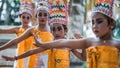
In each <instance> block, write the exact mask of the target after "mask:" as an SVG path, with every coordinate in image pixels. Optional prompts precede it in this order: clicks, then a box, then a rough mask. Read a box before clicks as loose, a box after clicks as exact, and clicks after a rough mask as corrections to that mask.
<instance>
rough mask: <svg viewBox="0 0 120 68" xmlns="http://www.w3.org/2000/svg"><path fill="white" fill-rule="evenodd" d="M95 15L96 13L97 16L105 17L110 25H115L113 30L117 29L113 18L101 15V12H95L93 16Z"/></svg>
mask: <svg viewBox="0 0 120 68" xmlns="http://www.w3.org/2000/svg"><path fill="white" fill-rule="evenodd" d="M94 13H95V14H102V15H103V16H104V17H105V19H107V22H108V25H111V24H114V28H113V29H112V30H114V29H115V27H116V22H115V20H114V19H112V18H111V17H109V16H107V15H105V14H103V13H100V12H93V14H94Z"/></svg>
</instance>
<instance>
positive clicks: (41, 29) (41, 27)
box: [37, 24, 48, 31]
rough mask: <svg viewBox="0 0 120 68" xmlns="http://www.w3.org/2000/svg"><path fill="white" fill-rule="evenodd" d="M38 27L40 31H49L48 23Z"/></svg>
mask: <svg viewBox="0 0 120 68" xmlns="http://www.w3.org/2000/svg"><path fill="white" fill-rule="evenodd" d="M37 28H38V30H40V31H48V30H47V26H46V24H39V25H38V27H37Z"/></svg>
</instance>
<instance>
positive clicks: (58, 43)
mask: <svg viewBox="0 0 120 68" xmlns="http://www.w3.org/2000/svg"><path fill="white" fill-rule="evenodd" d="M34 38H35V43H34V45H36V46H40V47H44V48H71V49H79V48H80V49H84V48H86V45H87V43H86V39H69V40H66V39H60V40H55V41H51V42H45V43H41V41H39V38H38V37H37V36H34Z"/></svg>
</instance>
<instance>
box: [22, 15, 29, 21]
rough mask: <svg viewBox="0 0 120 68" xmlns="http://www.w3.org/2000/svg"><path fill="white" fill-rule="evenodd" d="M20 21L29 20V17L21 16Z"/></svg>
mask: <svg viewBox="0 0 120 68" xmlns="http://www.w3.org/2000/svg"><path fill="white" fill-rule="evenodd" d="M21 18H22V19H27V20H29V19H30V16H21Z"/></svg>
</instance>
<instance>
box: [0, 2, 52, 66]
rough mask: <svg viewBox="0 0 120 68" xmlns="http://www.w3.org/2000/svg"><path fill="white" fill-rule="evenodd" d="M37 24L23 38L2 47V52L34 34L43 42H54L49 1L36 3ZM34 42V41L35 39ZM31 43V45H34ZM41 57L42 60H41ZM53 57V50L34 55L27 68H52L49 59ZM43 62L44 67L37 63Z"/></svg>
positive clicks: (30, 58) (0, 48)
mask: <svg viewBox="0 0 120 68" xmlns="http://www.w3.org/2000/svg"><path fill="white" fill-rule="evenodd" d="M35 14H36V20H37V21H36V22H37V25H36V26H33V27H30V28H29V29H27V30H26V31H25V32H24V33H23V34H22V35H21V36H19V37H17V38H15V39H13V40H10V41H9V42H8V43H6V44H4V45H2V46H1V47H0V50H4V49H6V48H8V47H11V46H14V45H16V44H18V43H19V42H21V41H23V40H25V39H27V38H29V37H32V36H33V34H38V35H39V37H40V38H41V40H42V41H43V42H48V41H52V40H53V35H52V33H51V32H50V28H49V26H48V20H49V4H48V2H47V1H38V2H36V10H35ZM33 41H34V39H33ZM33 41H32V42H30V43H33ZM33 48H36V47H35V46H34V45H31V47H30V49H33ZM39 56H40V58H39ZM49 57H51V50H47V51H44V52H42V53H40V54H36V55H32V56H30V57H29V59H28V67H27V68H38V67H44V68H52V67H51V66H52V65H51V63H50V61H51V59H48V58H49ZM41 61H42V62H43V63H42V65H41V64H39V63H37V62H41Z"/></svg>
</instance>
